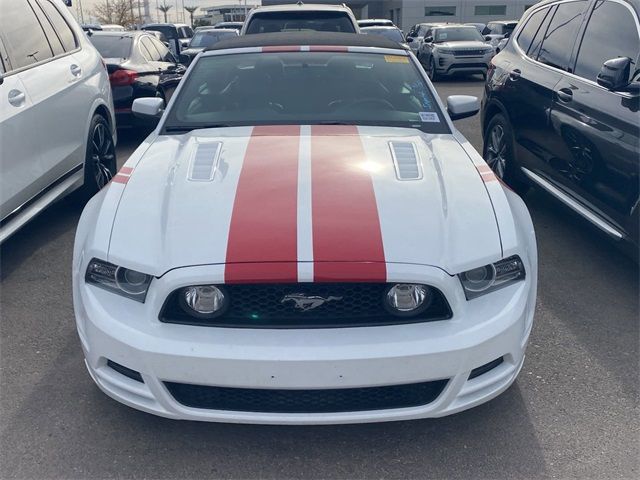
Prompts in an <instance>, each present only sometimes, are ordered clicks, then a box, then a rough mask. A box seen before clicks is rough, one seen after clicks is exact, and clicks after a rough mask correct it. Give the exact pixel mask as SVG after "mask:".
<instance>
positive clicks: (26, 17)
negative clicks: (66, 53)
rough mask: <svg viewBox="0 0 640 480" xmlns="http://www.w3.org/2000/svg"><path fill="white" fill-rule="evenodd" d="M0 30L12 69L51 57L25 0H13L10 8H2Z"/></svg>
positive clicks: (49, 49)
mask: <svg viewBox="0 0 640 480" xmlns="http://www.w3.org/2000/svg"><path fill="white" fill-rule="evenodd" d="M0 32H2V33H3V36H4V41H5V47H6V49H7V54H8V56H9V59H10V61H11V66H12V68H13V69H19V68H22V67H27V66H29V65H32V64H34V63H38V62H41V61H43V60H47V59H49V58H51V57H53V51H52V50H51V47H50V46H49V42H47V37H46V36H45V34H44V31H43V30H42V26H41V25H40V22H39V21H38V18H37V17H36V15H35V13H34V11H33V9H32V8H31V5H29V3H28V2H27V0H13V1H12V2H11V8H5V9H3V10H2V15H0ZM26 32H28V34H27V33H26Z"/></svg>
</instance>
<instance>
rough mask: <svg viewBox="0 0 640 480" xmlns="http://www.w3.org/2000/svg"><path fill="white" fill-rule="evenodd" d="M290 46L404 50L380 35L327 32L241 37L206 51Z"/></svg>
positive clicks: (218, 43)
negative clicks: (336, 46)
mask: <svg viewBox="0 0 640 480" xmlns="http://www.w3.org/2000/svg"><path fill="white" fill-rule="evenodd" d="M289 45H293V46H296V45H300V46H302V45H305V46H306V45H340V46H345V47H377V48H392V49H396V50H402V49H403V48H402V47H401V46H400V45H399V44H398V43H396V42H394V41H392V40H389V39H388V38H385V37H382V36H380V35H359V34H357V33H327V32H300V33H298V32H284V33H283V32H280V33H258V34H254V35H241V36H239V37H235V38H232V39H229V40H221V41H220V42H217V43H215V44H213V45H212V46H211V47H208V48H206V49H205V52H208V51H211V50H227V49H229V48H249V47H275V46H278V47H280V46H289Z"/></svg>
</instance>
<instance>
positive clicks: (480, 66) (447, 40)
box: [417, 25, 494, 81]
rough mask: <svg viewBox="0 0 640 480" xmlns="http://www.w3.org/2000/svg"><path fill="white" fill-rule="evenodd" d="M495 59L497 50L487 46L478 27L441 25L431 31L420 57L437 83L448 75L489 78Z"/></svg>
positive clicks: (431, 77) (428, 32)
mask: <svg viewBox="0 0 640 480" xmlns="http://www.w3.org/2000/svg"><path fill="white" fill-rule="evenodd" d="M493 55H494V49H493V47H491V46H489V45H487V44H485V43H484V39H483V38H482V35H480V33H479V32H478V30H477V29H476V28H475V27H472V26H468V25H440V26H435V27H431V28H429V29H428V30H427V32H426V36H425V38H424V41H423V42H422V46H421V47H420V50H419V51H418V55H417V57H418V60H419V61H420V63H422V65H424V66H425V68H426V69H427V73H428V74H429V78H430V79H431V80H432V81H436V80H438V78H439V77H441V76H445V75H454V74H467V75H471V74H475V73H480V74H482V75H486V73H487V69H488V68H489V61H490V60H491V57H493Z"/></svg>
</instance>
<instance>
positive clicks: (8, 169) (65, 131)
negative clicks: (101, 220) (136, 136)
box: [0, 0, 116, 243]
mask: <svg viewBox="0 0 640 480" xmlns="http://www.w3.org/2000/svg"><path fill="white" fill-rule="evenodd" d="M0 11H1V12H2V15H0V243H1V242H2V241H4V240H5V239H6V238H7V237H9V236H10V235H11V234H13V233H14V232H15V231H16V230H18V229H19V228H20V227H22V226H23V225H24V224H25V223H26V222H28V221H29V220H30V219H31V218H33V217H34V216H35V215H37V214H38V213H39V212H40V211H42V209H43V208H45V207H46V206H47V205H49V204H51V203H52V202H54V201H55V200H57V199H59V198H61V197H63V196H64V195H66V194H67V193H70V192H71V191H73V190H76V189H78V188H81V187H82V188H84V192H83V193H84V194H85V195H82V196H84V197H88V196H89V195H91V194H93V193H95V192H97V191H98V190H99V189H100V188H102V187H103V186H104V185H106V184H107V183H108V182H109V181H110V180H111V178H112V177H113V175H114V174H115V171H116V157H115V142H116V125H115V116H114V112H113V99H112V97H111V87H110V85H109V78H108V75H107V70H106V67H105V64H104V62H103V61H102V59H101V57H100V55H99V54H98V52H97V50H96V49H95V48H94V47H93V45H91V43H89V40H88V39H87V38H86V36H85V35H84V33H83V31H82V29H81V28H80V26H79V25H78V24H77V22H76V21H75V19H74V18H73V16H72V15H71V14H70V12H69V11H68V9H67V7H65V6H64V4H63V2H62V0H0Z"/></svg>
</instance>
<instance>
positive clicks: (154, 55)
mask: <svg viewBox="0 0 640 480" xmlns="http://www.w3.org/2000/svg"><path fill="white" fill-rule="evenodd" d="M141 42H142V45H143V46H144V47H145V48H146V49H147V51H148V52H149V55H151V60H150V61H152V62H161V61H162V57H161V55H160V52H159V51H158V49H157V48H156V47H155V45H154V44H153V42H152V41H151V38H150V37H143V38H142V40H141Z"/></svg>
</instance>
